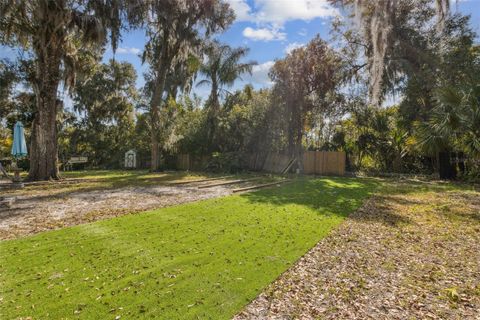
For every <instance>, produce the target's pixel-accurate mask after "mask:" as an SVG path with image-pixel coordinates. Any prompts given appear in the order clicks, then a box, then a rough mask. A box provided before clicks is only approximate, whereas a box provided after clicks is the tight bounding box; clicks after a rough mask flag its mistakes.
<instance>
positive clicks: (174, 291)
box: [0, 178, 377, 319]
mask: <svg viewBox="0 0 480 320" xmlns="http://www.w3.org/2000/svg"><path fill="white" fill-rule="evenodd" d="M376 185H377V184H376V182H374V181H373V180H367V179H348V178H331V179H327V178H325V179H302V180H299V181H296V182H294V183H291V184H288V185H284V186H282V187H277V188H273V189H268V190H262V191H258V192H255V193H249V194H243V195H236V196H229V197H225V198H220V199H211V200H206V201H201V202H196V203H191V204H185V205H180V206H175V207H170V208H164V209H159V210H155V211H151V212H146V213H143V214H137V215H131V216H123V217H119V218H115V219H111V220H105V221H100V222H96V223H92V224H87V225H80V226H76V227H72V228H66V229H62V230H57V231H52V232H45V233H42V234H38V235H36V236H33V237H29V238H24V239H20V240H11V241H4V242H1V243H0V319H16V318H21V317H24V318H25V317H29V316H31V317H33V318H34V319H75V318H82V319H115V318H116V317H117V316H120V317H121V319H133V318H159V319H197V318H199V319H228V318H230V317H231V316H232V315H234V314H235V313H236V312H238V311H239V310H240V309H241V308H242V306H244V305H245V304H247V303H248V302H249V301H250V300H251V299H253V298H254V297H255V296H256V295H257V294H258V293H259V292H260V291H261V289H262V288H264V287H265V286H266V285H268V284H269V283H270V282H272V281H273V280H274V279H275V278H276V277H278V276H279V274H281V273H282V272H283V271H285V270H286V269H287V268H288V267H289V266H290V265H291V264H292V263H294V262H295V261H296V260H297V259H298V258H299V257H300V256H302V255H303V254H304V253H305V252H307V251H308V250H309V249H310V248H311V247H312V246H313V245H314V244H315V243H317V242H318V241H319V240H320V239H322V238H323V237H324V236H325V235H326V234H327V233H328V232H329V231H330V230H331V229H332V228H334V227H335V226H337V225H338V224H339V223H340V222H341V221H342V220H343V219H344V218H345V217H346V216H347V215H348V214H349V213H350V212H352V211H353V210H355V208H357V207H358V206H359V205H360V204H361V202H362V200H363V199H364V198H365V197H367V196H368V195H369V194H370V193H371V192H372V191H373V190H374V189H375V188H376Z"/></svg>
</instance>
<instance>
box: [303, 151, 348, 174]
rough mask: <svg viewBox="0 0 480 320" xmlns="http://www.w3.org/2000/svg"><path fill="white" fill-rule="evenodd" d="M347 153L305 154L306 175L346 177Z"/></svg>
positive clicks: (317, 152)
mask: <svg viewBox="0 0 480 320" xmlns="http://www.w3.org/2000/svg"><path fill="white" fill-rule="evenodd" d="M345 161H346V155H345V152H341V151H307V152H305V153H304V154H303V172H304V173H305V174H320V175H338V176H343V175H345Z"/></svg>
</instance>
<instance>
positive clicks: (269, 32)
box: [243, 27, 287, 41]
mask: <svg viewBox="0 0 480 320" xmlns="http://www.w3.org/2000/svg"><path fill="white" fill-rule="evenodd" d="M243 36H244V37H246V38H249V39H251V40H254V41H258V40H260V41H272V40H285V39H286V36H287V34H286V33H284V32H280V31H279V30H278V29H276V28H270V29H269V28H258V29H253V28H250V27H246V28H245V29H244V30H243Z"/></svg>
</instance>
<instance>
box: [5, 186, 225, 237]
mask: <svg viewBox="0 0 480 320" xmlns="http://www.w3.org/2000/svg"><path fill="white" fill-rule="evenodd" d="M232 188H233V186H232V187H223V186H219V187H215V188H210V189H208V190H206V189H205V190H201V189H197V188H196V187H189V186H169V185H158V186H131V187H123V188H116V189H107V190H106V189H96V190H80V191H72V192H64V193H62V192H56V191H55V190H53V191H52V190H51V189H45V190H43V191H42V190H35V192H32V193H30V194H29V193H23V194H21V195H18V196H17V197H16V198H17V201H16V202H15V204H14V205H12V206H11V207H10V208H2V209H0V239H12V238H18V237H22V236H26V235H31V234H35V233H38V232H42V231H46V230H53V229H60V228H63V227H66V226H72V225H77V224H81V223H88V222H93V221H97V220H101V219H107V218H112V217H116V216H120V215H125V214H130V213H137V212H141V211H145V210H151V209H157V208H162V207H167V206H172V205H177V204H181V203H186V202H192V201H198V200H202V199H208V198H214V197H220V196H225V195H228V194H230V193H231V189H232Z"/></svg>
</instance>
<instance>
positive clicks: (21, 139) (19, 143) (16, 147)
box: [11, 121, 28, 159]
mask: <svg viewBox="0 0 480 320" xmlns="http://www.w3.org/2000/svg"><path fill="white" fill-rule="evenodd" d="M11 153H12V156H13V157H14V158H15V159H20V158H23V157H25V156H26V155H27V154H28V152H27V143H26V142H25V131H24V130H23V124H22V123H21V122H20V121H17V123H15V126H14V127H13V144H12V152H11Z"/></svg>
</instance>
